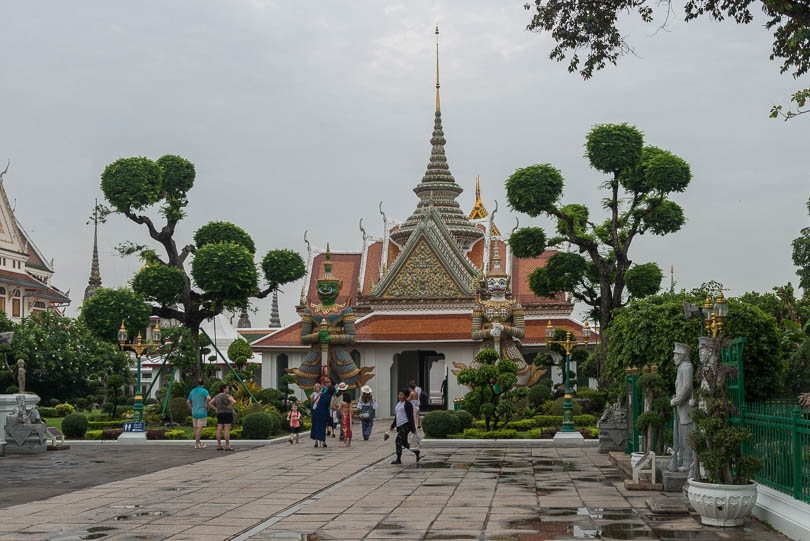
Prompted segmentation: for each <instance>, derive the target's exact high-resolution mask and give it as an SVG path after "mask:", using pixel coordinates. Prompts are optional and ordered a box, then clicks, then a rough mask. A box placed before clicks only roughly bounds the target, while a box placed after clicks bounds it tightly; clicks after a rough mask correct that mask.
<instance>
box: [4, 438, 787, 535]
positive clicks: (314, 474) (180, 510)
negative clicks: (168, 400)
mask: <svg viewBox="0 0 810 541" xmlns="http://www.w3.org/2000/svg"><path fill="white" fill-rule="evenodd" d="M378 425H379V423H378ZM382 428H383V427H382V426H378V430H377V434H375V435H374V436H373V437H372V439H371V440H370V441H367V442H366V441H362V440H360V441H356V442H355V443H354V444H353V445H352V447H351V448H341V447H340V444H339V442H337V440H331V441H329V447H328V448H327V449H314V448H313V447H312V446H311V445H309V443H310V441H309V440H306V443H301V444H299V445H297V446H279V445H276V446H266V447H260V448H256V449H250V450H244V451H239V452H237V453H231V454H228V455H225V456H223V454H222V453H219V454H216V452H214V454H213V456H210V455H209V456H210V458H208V459H206V460H202V461H198V462H195V463H189V464H183V465H179V466H175V467H169V468H166V469H163V470H162V471H151V472H150V471H147V473H146V474H144V475H138V476H130V477H124V476H122V477H120V478H117V479H116V480H114V481H112V482H109V483H105V484H101V485H96V486H92V487H90V488H85V489H82V490H74V491H72V492H66V491H65V492H62V493H60V494H59V495H57V496H54V497H51V498H47V499H36V500H34V499H29V500H28V502H29V503H26V504H24V505H17V506H10V507H6V508H4V509H0V541H2V540H12V539H13V540H21V539H25V540H29V539H30V540H50V541H74V540H77V539H104V540H110V541H113V540H135V539H152V540H171V541H187V540H188V541H190V540H195V541H200V540H201V541H206V540H227V539H232V540H234V541H247V540H270V539H306V540H308V541H319V540H326V539H353V540H360V539H479V540H487V539H493V540H494V539H498V540H501V541H508V540H514V541H521V540H525V541H529V540H537V539H588V538H602V539H642V540H643V539H661V540H664V541H675V540H684V539H686V540H690V541H704V540H705V541H717V540H727V539H740V540H743V541H747V540H753V539H757V540H763V541H786V538H785V537H783V536H780V535H779V534H777V533H775V532H773V531H771V530H769V529H767V528H766V527H765V526H764V525H762V524H761V523H759V522H758V521H756V520H750V521H748V522H747V523H746V526H745V528H738V529H731V530H723V529H717V528H709V527H704V526H702V525H700V523H699V522H698V519H697V517H696V516H695V515H694V514H692V515H686V516H684V515H681V516H669V517H659V516H653V515H652V513H651V512H650V511H649V509H648V508H647V506H646V500H648V499H649V498H650V497H655V498H679V497H680V496H679V495H671V494H669V495H668V494H664V493H660V492H645V493H632V492H629V491H626V490H624V489H623V486H622V479H623V476H622V475H620V474H619V473H618V471H617V470H616V469H615V467H613V466H611V465H610V463H609V462H608V459H607V457H605V456H604V455H599V454H598V453H597V452H596V449H594V448H554V447H549V448H520V447H518V448H504V449H498V448H487V447H483V448H479V449H475V448H470V447H461V448H452V447H447V448H444V447H443V448H431V449H428V450H426V456H425V458H424V459H423V460H422V462H421V463H420V464H419V465H417V464H416V463H415V460H414V457H413V455H411V454H408V453H406V455H405V456H404V457H403V462H404V464H403V465H391V464H389V461H390V459H391V457H392V451H393V445H392V443H391V441H388V442H383V440H382V438H381V437H380V434H381V432H382ZM333 442H334V443H333ZM138 450H139V451H140V452H142V453H143V452H146V453H148V460H150V461H157V462H159V461H161V459H162V458H161V454H160V453H163V452H165V451H167V450H169V448H168V447H165V446H164V447H162V448H160V449H158V448H152V449H150V448H149V447H139V448H138ZM194 451H195V450H194V449H193V448H192V449H189V451H188V453H189V454H194ZM197 456H200V455H197ZM124 458H126V457H124ZM141 458H142V459H143V457H141ZM91 468H92V467H91ZM63 470H64V468H63ZM61 474H62V471H59V469H58V468H55V471H54V472H52V473H51V475H52V477H53V478H55V479H59V477H60V475H61ZM15 490H16V491H17V493H18V495H19V494H22V495H23V497H24V494H25V489H24V487H16V488H15ZM32 490H33V492H34V493H35V494H36V491H37V490H39V489H38V488H37V487H36V486H35V487H33V489H32ZM642 494H644V495H642Z"/></svg>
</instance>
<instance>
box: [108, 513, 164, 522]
mask: <svg viewBox="0 0 810 541" xmlns="http://www.w3.org/2000/svg"><path fill="white" fill-rule="evenodd" d="M167 513H168V512H167V511H139V512H137V513H132V514H131V515H118V516H117V517H115V518H113V520H129V519H131V518H138V517H159V516H161V515H165V514H167Z"/></svg>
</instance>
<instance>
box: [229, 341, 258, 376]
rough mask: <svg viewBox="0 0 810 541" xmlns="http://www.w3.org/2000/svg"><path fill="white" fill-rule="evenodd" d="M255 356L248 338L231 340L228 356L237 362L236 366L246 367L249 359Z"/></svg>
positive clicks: (240, 368)
mask: <svg viewBox="0 0 810 541" xmlns="http://www.w3.org/2000/svg"><path fill="white" fill-rule="evenodd" d="M251 357H253V350H252V349H250V344H248V342H247V340H245V339H243V338H240V339H238V340H234V341H233V342H231V345H230V346H228V358H229V359H230V360H231V361H233V362H234V363H236V367H237V368H239V370H242V368H244V366H245V363H247V362H248V359H250V358H251Z"/></svg>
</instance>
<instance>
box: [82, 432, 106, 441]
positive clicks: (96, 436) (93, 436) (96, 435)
mask: <svg viewBox="0 0 810 541" xmlns="http://www.w3.org/2000/svg"><path fill="white" fill-rule="evenodd" d="M103 433H104V431H103V430H88V431H87V432H86V433H85V434H84V439H86V440H100V439H101V435H102V434H103Z"/></svg>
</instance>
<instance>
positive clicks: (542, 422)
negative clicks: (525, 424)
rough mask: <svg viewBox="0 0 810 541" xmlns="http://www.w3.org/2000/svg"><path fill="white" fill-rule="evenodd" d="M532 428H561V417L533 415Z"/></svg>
mask: <svg viewBox="0 0 810 541" xmlns="http://www.w3.org/2000/svg"><path fill="white" fill-rule="evenodd" d="M533 419H534V426H562V422H563V418H562V415H535V416H534V417H533Z"/></svg>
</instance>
